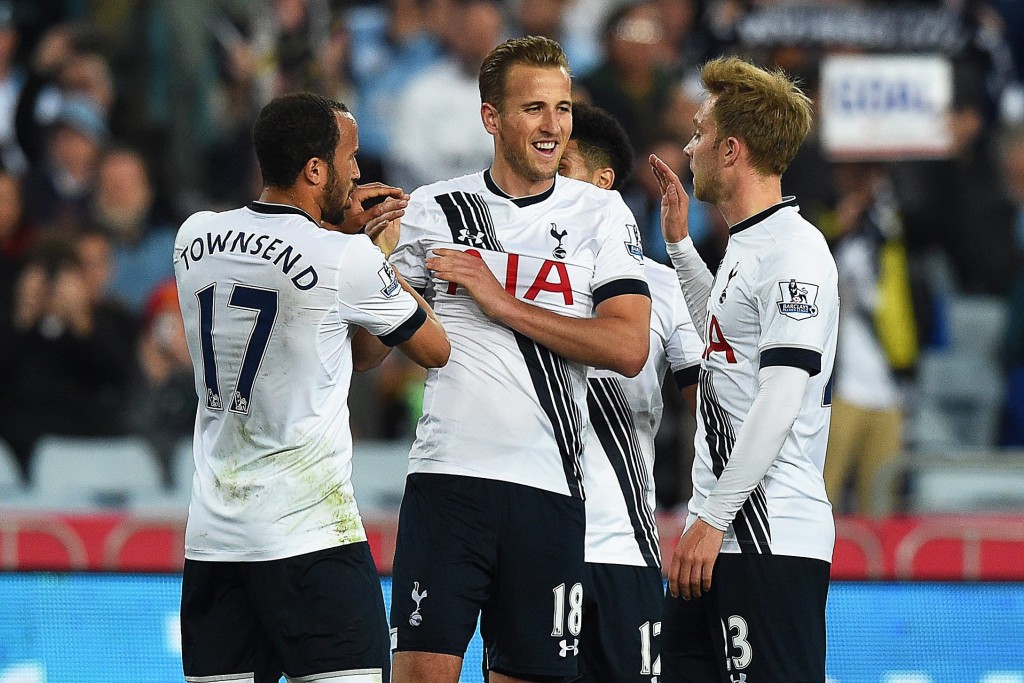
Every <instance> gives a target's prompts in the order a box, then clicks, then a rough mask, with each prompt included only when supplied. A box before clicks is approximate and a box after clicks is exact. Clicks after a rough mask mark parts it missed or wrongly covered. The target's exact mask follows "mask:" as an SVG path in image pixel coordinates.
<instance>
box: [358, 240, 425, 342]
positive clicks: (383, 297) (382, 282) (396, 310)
mask: <svg viewBox="0 0 1024 683" xmlns="http://www.w3.org/2000/svg"><path fill="white" fill-rule="evenodd" d="M338 267H339V272H338V305H339V307H340V312H341V317H342V318H343V319H344V320H347V321H349V322H351V323H353V324H355V325H359V326H360V327H365V328H366V329H367V330H368V331H369V332H370V333H371V334H373V335H376V336H377V337H380V339H381V341H383V342H384V343H385V344H387V345H388V346H395V345H397V344H401V343H402V342H404V341H406V340H408V339H409V338H410V337H412V335H413V334H415V332H416V330H418V329H419V328H420V326H421V325H422V324H423V323H424V322H425V321H426V312H425V311H424V310H422V309H421V308H420V306H419V304H418V303H417V302H416V299H414V298H413V297H412V295H411V294H409V292H407V291H405V289H403V288H402V285H401V283H400V282H399V281H398V279H397V278H396V277H395V270H394V268H392V267H391V265H390V264H389V263H388V262H387V261H386V260H385V259H384V254H383V253H381V251H380V249H378V248H377V247H376V246H375V245H374V244H373V243H372V242H370V239H369V238H368V237H366V236H365V235H360V236H357V237H355V238H353V240H352V242H351V244H349V245H348V247H347V248H346V249H345V251H344V252H343V253H342V255H341V260H340V263H339V264H338Z"/></svg>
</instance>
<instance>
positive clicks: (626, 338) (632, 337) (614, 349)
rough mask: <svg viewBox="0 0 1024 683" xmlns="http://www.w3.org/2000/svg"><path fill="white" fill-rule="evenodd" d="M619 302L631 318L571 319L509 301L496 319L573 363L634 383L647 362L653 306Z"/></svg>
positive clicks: (632, 299) (642, 299)
mask: <svg viewBox="0 0 1024 683" xmlns="http://www.w3.org/2000/svg"><path fill="white" fill-rule="evenodd" d="M616 299H617V301H616V305H617V306H620V307H628V308H629V311H628V313H627V314H625V315H614V314H613V315H600V314H599V315H598V317H596V318H569V317H566V316H564V315H559V314H557V313H553V312H551V311H548V310H546V309H543V308H541V307H539V306H534V305H532V304H528V303H525V302H523V301H520V300H518V299H515V298H513V297H511V296H510V297H508V298H507V300H505V302H504V305H502V306H501V307H500V308H499V309H498V310H497V311H495V314H494V315H493V316H492V317H493V318H494V319H495V320H497V321H498V322H501V323H504V324H505V325H508V326H509V327H511V328H512V329H513V330H515V331H516V332H519V333H521V334H523V335H525V336H527V337H529V338H530V339H532V340H533V341H535V342H537V343H538V344H540V345H542V346H544V347H546V348H547V349H550V350H551V351H553V352H555V353H557V354H558V355H560V356H563V357H565V358H568V359H569V360H573V361H576V362H578V363H583V364H585V365H589V366H591V367H595V368H601V369H606V370H612V371H614V372H617V373H619V374H621V375H625V376H626V377H635V376H636V375H638V374H639V373H640V370H642V369H643V366H644V363H646V362H647V354H648V351H649V346H650V332H649V330H650V318H651V300H650V299H649V298H647V297H646V296H643V295H641V294H624V295H622V296H620V297H616Z"/></svg>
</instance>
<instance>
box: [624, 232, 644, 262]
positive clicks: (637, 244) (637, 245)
mask: <svg viewBox="0 0 1024 683" xmlns="http://www.w3.org/2000/svg"><path fill="white" fill-rule="evenodd" d="M626 232H628V233H629V238H630V239H629V241H628V242H625V245H626V251H627V252H628V253H629V255H630V256H632V257H633V258H635V259H636V260H637V261H640V262H641V263H643V260H644V248H643V246H642V244H643V242H642V241H641V240H640V229H639V228H637V226H636V225H634V224H633V223H626Z"/></svg>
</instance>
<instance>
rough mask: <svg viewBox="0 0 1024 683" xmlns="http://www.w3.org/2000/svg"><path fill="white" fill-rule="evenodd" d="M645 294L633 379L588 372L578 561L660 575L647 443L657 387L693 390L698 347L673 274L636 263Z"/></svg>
mask: <svg viewBox="0 0 1024 683" xmlns="http://www.w3.org/2000/svg"><path fill="white" fill-rule="evenodd" d="M644 261H645V263H646V271H647V272H646V274H647V284H648V285H649V286H650V288H651V351H650V355H649V356H648V357H647V363H646V364H645V365H644V368H643V370H641V371H640V374H639V375H637V376H636V377H623V376H622V375H619V374H616V373H614V372H611V371H610V370H595V369H593V368H592V369H591V370H590V373H589V375H588V378H587V385H588V389H589V394H588V395H587V407H588V409H589V413H590V431H589V433H588V435H587V447H586V450H585V451H584V454H583V481H584V483H585V484H586V487H587V490H588V491H589V492H590V495H589V496H587V545H586V561H587V562H594V563H603V564H625V565H633V566H639V567H644V566H647V567H660V566H661V553H660V550H659V544H658V527H657V525H656V524H655V521H654V509H655V500H654V437H655V435H656V434H657V433H658V426H659V425H660V424H661V412H662V408H663V407H664V406H663V402H662V398H661V382H662V380H663V379H664V377H665V372H666V371H667V370H669V369H671V370H672V374H673V375H674V377H675V384H676V386H677V387H678V388H680V389H682V388H684V387H687V386H690V385H691V384H696V383H697V376H698V371H699V370H700V356H701V352H702V351H703V350H704V343H703V342H702V341H701V340H700V337H699V336H697V330H696V329H694V327H693V321H692V320H691V319H690V312H689V311H688V310H687V309H686V301H685V300H683V293H682V292H681V291H680V289H679V283H678V282H677V280H676V274H675V271H674V270H672V269H671V268H668V267H666V266H663V265H662V264H660V263H658V262H656V261H652V260H650V259H644Z"/></svg>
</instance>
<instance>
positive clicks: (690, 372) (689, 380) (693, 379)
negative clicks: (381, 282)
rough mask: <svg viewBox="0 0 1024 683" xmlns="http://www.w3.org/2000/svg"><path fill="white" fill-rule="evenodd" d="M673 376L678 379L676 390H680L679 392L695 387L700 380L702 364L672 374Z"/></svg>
mask: <svg viewBox="0 0 1024 683" xmlns="http://www.w3.org/2000/svg"><path fill="white" fill-rule="evenodd" d="M672 376H673V377H675V378H676V389H679V391H682V390H683V389H685V388H686V387H690V386H693V385H694V384H696V383H697V380H698V379H699V378H700V363H697V364H696V365H691V366H690V367H688V368H683V369H682V370H676V371H675V372H673V373H672Z"/></svg>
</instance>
